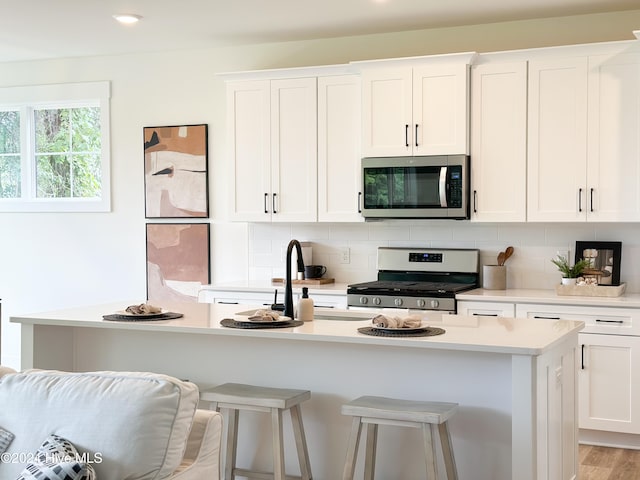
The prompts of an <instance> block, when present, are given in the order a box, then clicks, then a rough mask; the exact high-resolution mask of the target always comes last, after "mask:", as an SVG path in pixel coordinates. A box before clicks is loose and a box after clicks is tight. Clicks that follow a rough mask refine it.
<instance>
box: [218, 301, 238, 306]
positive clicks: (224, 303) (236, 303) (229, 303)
mask: <svg viewBox="0 0 640 480" xmlns="http://www.w3.org/2000/svg"><path fill="white" fill-rule="evenodd" d="M218 304H219V305H238V302H222V301H220V302H218Z"/></svg>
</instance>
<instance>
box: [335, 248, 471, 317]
mask: <svg viewBox="0 0 640 480" xmlns="http://www.w3.org/2000/svg"><path fill="white" fill-rule="evenodd" d="M479 272H480V252H479V250H475V249H446V248H387V247H380V248H378V280H377V281H374V282H366V283H356V284H352V285H348V287H347V305H348V306H349V308H353V307H365V308H408V309H417V310H438V311H442V312H450V313H455V311H456V300H455V295H456V293H458V292H463V291H465V290H470V289H473V288H477V287H478V286H479Z"/></svg>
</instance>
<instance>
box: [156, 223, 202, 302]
mask: <svg viewBox="0 0 640 480" xmlns="http://www.w3.org/2000/svg"><path fill="white" fill-rule="evenodd" d="M209 227H210V225H209V224H208V223H147V300H170V301H180V302H197V301H198V292H199V291H200V287H202V285H207V284H209V283H210V282H211V262H210V249H209Z"/></svg>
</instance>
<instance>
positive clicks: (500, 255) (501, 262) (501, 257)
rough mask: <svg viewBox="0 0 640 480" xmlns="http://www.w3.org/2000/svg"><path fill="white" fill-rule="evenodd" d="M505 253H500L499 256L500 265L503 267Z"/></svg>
mask: <svg viewBox="0 0 640 480" xmlns="http://www.w3.org/2000/svg"><path fill="white" fill-rule="evenodd" d="M504 257H505V253H504V252H500V253H499V254H498V265H500V266H502V265H504V260H505V258H504Z"/></svg>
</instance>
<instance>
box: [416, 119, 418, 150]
mask: <svg viewBox="0 0 640 480" xmlns="http://www.w3.org/2000/svg"><path fill="white" fill-rule="evenodd" d="M417 146H418V124H417V123H416V147H417Z"/></svg>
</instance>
